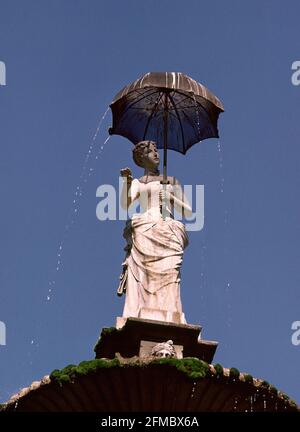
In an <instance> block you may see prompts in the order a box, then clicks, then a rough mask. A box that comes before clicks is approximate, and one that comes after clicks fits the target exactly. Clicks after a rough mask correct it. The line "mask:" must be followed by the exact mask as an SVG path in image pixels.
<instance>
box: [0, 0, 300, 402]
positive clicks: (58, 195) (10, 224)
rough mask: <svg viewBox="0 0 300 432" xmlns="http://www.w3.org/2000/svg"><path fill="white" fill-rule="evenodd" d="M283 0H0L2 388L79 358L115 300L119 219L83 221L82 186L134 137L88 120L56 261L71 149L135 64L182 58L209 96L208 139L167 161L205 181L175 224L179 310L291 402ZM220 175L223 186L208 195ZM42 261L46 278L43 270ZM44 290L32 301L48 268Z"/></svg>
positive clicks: (293, 234)
mask: <svg viewBox="0 0 300 432" xmlns="http://www.w3.org/2000/svg"><path fill="white" fill-rule="evenodd" d="M299 16H300V4H299V2H297V1H287V2H283V1H276V0H272V1H271V0H269V1H266V0H264V1H261V0H259V1H258V0H256V1H254V0H252V1H232V0H227V1H226V2H225V1H221V0H220V1H213V0H210V1H199V0H197V1H196V0H195V1H192V0H187V1H186V2H182V1H177V0H172V1H161V0H157V1H154V0H149V1H147V2H146V1H145V2H141V1H137V0H133V1H131V0H127V1H109V2H108V1H106V2H105V1H92V0H90V1H83V0H80V1H78V0H76V1H74V0H73V1H70V0H63V1H58V0H51V1H50V0H48V1H45V0H42V1H37V0H36V1H31V0H27V1H4V0H0V60H1V61H4V62H5V63H6V68H7V85H6V86H5V87H0V143H1V158H0V193H1V212H0V221H1V222H0V232H1V237H0V238H1V249H0V263H1V264H0V321H3V322H5V324H6V327H7V345H6V346H0V401H4V400H6V399H8V398H9V396H10V395H11V394H12V393H14V392H16V391H17V390H19V389H20V388H21V387H25V386H28V385H29V384H30V383H31V382H32V381H34V380H38V379H40V378H41V377H42V376H43V375H45V374H47V373H49V372H51V371H52V370H53V369H55V368H61V367H64V366H66V365H67V364H69V363H78V362H80V361H81V360H84V359H90V358H92V357H93V346H94V343H95V342H96V339H97V337H98V334H99V333H100V330H101V328H102V327H105V326H107V327H109V326H112V325H114V322H115V317H116V316H118V315H121V313H122V308H123V300H122V299H119V298H117V296H116V287H117V284H118V277H119V273H120V270H121V262H122V259H123V247H124V243H123V238H122V229H123V224H124V223H123V222H113V221H109V222H99V221H98V220H97V219H96V215H95V209H96V204H97V202H98V201H97V199H96V196H95V194H96V188H97V186H99V185H100V184H103V183H110V184H115V185H117V182H118V173H119V169H120V168H122V167H125V166H131V167H132V168H133V170H134V174H135V175H139V174H140V171H139V169H138V168H137V167H135V166H134V164H133V162H132V161H131V144H130V143H129V142H127V141H126V140H125V139H124V138H121V137H115V136H114V137H112V138H111V139H110V141H109V142H108V144H107V145H106V146H105V148H104V150H103V152H102V153H101V156H100V158H99V159H98V160H96V159H95V155H96V153H97V151H98V148H99V147H100V146H101V145H102V143H103V141H104V140H105V138H106V136H107V129H108V127H109V126H110V121H111V118H110V114H108V115H107V117H106V119H105V121H104V123H103V126H102V128H101V130H100V132H99V135H98V138H97V141H96V149H94V150H95V152H94V153H93V155H92V157H91V159H90V161H89V164H90V165H89V167H94V168H95V171H94V172H93V175H92V176H90V178H89V181H88V182H87V183H86V184H85V191H84V195H83V197H82V200H81V203H80V207H79V211H78V214H77V216H76V218H75V219H76V220H75V223H74V224H73V225H72V227H71V229H70V230H69V232H68V233H67V236H66V237H65V241H64V248H63V263H62V266H61V268H60V270H59V271H58V272H56V271H55V267H56V259H57V252H58V247H59V244H60V242H61V241H62V239H63V238H64V227H65V224H66V223H67V220H68V213H69V211H70V208H72V200H73V197H74V191H75V188H76V186H77V184H78V182H79V177H80V173H81V169H82V165H83V161H84V158H85V155H86V153H87V151H88V148H89V146H90V144H91V141H92V137H93V134H94V132H95V129H96V126H97V123H98V121H99V118H100V117H101V115H102V114H103V112H104V111H105V109H106V107H107V106H108V104H109V103H110V101H111V100H112V98H113V96H114V95H115V94H116V93H117V92H118V91H119V90H120V89H121V88H122V87H123V86H124V85H125V84H127V83H129V82H131V81H133V80H135V79H136V78H137V77H139V76H140V75H141V74H143V73H145V72H148V71H164V70H167V71H181V72H184V73H186V74H188V75H190V76H192V77H193V78H194V79H196V80H197V81H200V82H202V83H203V84H204V85H206V86H207V87H208V88H209V89H211V90H212V91H213V92H214V93H215V94H216V95H217V96H218V97H219V98H220V99H221V100H222V101H223V103H224V106H225V110H226V111H225V113H224V114H223V115H222V116H221V118H220V125H219V127H220V135H221V148H222V150H221V157H222V160H223V166H222V167H221V166H220V165H221V164H220V153H219V152H218V148H217V145H218V141H217V140H207V141H205V142H203V143H202V144H201V145H195V146H194V147H193V148H192V149H191V150H190V151H189V152H188V153H187V155H186V156H182V155H180V154H175V153H172V154H170V159H169V174H170V175H176V176H177V177H178V178H179V180H180V181H181V182H182V183H185V184H204V185H205V227H204V229H203V231H201V232H196V233H191V234H190V246H189V248H188V249H187V251H186V254H185V257H184V265H183V271H182V301H183V305H184V311H185V314H186V317H187V320H188V322H189V323H191V324H201V325H202V326H203V327H204V331H203V336H204V337H205V338H207V339H212V340H218V341H219V348H218V350H217V354H216V356H215V362H220V363H221V364H223V365H224V366H228V367H233V366H234V367H237V368H239V369H240V370H241V371H245V372H248V373H251V374H252V375H253V376H256V377H261V378H263V379H266V380H267V381H269V382H270V383H272V384H273V385H275V386H276V387H278V388H279V389H281V390H283V391H285V392H287V393H288V394H289V395H290V396H291V397H293V398H294V399H295V400H296V401H297V402H298V403H299V402H300V369H299V361H300V346H293V345H292V343H291V335H292V330H291V324H292V322H293V321H296V320H300V307H299V306H300V291H299V286H300V271H299V244H300V229H299V213H300V204H299V186H300V182H299V163H300V160H299V156H300V150H299V136H300V122H299V116H300V104H299V101H300V86H299V87H296V86H293V85H292V84H291V74H292V71H291V64H292V62H293V61H295V60H299V59H300V28H299ZM223 186H224V192H221V189H222V187H223ZM55 273H57V274H55ZM53 275H55V281H56V284H55V289H54V291H53V292H52V297H51V300H50V301H47V300H46V297H47V291H48V288H49V281H50V280H52V279H53Z"/></svg>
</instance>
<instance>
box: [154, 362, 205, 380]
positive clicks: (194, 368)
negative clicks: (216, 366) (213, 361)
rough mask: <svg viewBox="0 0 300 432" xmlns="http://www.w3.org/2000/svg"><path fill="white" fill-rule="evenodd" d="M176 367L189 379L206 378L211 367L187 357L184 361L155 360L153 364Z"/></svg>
mask: <svg viewBox="0 0 300 432" xmlns="http://www.w3.org/2000/svg"><path fill="white" fill-rule="evenodd" d="M153 363H154V364H160V365H170V366H175V367H176V369H178V370H179V371H180V372H183V373H185V374H186V375H187V376H188V378H191V379H199V378H205V377H206V376H208V375H209V374H210V369H209V366H208V364H207V363H206V362H204V361H202V360H200V359H197V358H194V357H185V358H183V359H174V358H162V359H155V360H153V362H152V364H153Z"/></svg>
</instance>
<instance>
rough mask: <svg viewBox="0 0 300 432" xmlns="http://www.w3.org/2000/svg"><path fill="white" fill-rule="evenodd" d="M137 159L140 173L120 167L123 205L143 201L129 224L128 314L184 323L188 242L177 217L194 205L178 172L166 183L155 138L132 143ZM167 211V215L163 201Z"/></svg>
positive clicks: (123, 288) (124, 284) (122, 286)
mask: <svg viewBox="0 0 300 432" xmlns="http://www.w3.org/2000/svg"><path fill="white" fill-rule="evenodd" d="M133 159H134V162H135V163H136V164H137V165H138V166H140V167H142V168H144V175H143V176H142V177H141V178H140V179H133V178H132V175H131V170H130V169H129V168H124V169H122V170H121V176H122V178H123V189H122V193H121V205H122V207H123V208H124V209H128V207H129V206H130V205H131V204H132V203H133V202H135V201H136V200H138V201H139V204H140V208H141V211H140V213H135V214H133V216H132V218H131V220H129V221H128V222H127V224H126V228H125V230H124V237H125V238H126V240H127V247H126V248H125V249H126V250H127V256H126V259H125V262H124V263H123V274H122V275H121V282H120V286H119V289H118V294H119V295H121V294H122V293H123V292H125V293H126V299H125V305H124V310H123V317H124V318H128V317H138V318H145V319H153V320H159V321H168V322H174V323H180V324H185V323H186V320H185V316H184V313H183V312H182V305H181V299H180V266H181V263H182V258H183V251H184V249H185V247H186V246H187V244H188V237H187V233H186V230H185V226H184V224H183V223H182V222H180V221H178V220H175V219H174V217H173V210H174V207H175V209H176V210H177V211H178V212H179V213H180V214H182V215H183V216H189V215H190V214H191V211H192V210H191V208H190V205H189V204H188V202H187V200H186V198H185V197H184V194H183V191H182V188H181V186H180V184H179V182H178V180H177V179H176V178H175V177H168V182H167V186H166V187H165V186H164V185H163V184H162V180H163V176H162V175H160V173H159V170H158V166H159V153H158V151H157V148H156V144H155V142H153V141H141V142H139V143H138V144H137V145H136V146H135V147H134V149H133ZM163 200H165V202H166V213H165V214H166V216H165V217H164V218H162V202H163Z"/></svg>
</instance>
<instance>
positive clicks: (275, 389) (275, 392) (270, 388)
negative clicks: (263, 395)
mask: <svg viewBox="0 0 300 432" xmlns="http://www.w3.org/2000/svg"><path fill="white" fill-rule="evenodd" d="M269 391H270V392H271V393H274V394H277V393H278V390H277V388H276V387H274V386H273V385H270V386H269Z"/></svg>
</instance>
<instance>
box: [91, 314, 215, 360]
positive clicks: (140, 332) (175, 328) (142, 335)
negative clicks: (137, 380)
mask: <svg viewBox="0 0 300 432" xmlns="http://www.w3.org/2000/svg"><path fill="white" fill-rule="evenodd" d="M200 332H201V327H200V326H196V325H190V324H175V323H172V322H164V321H156V320H149V319H141V318H120V317H119V318H118V319H117V328H111V329H103V330H102V333H101V336H100V339H99V341H98V343H97V345H96V347H95V352H96V358H110V359H112V358H114V357H115V354H116V353H117V352H118V353H120V354H121V356H122V357H125V358H129V357H134V356H145V355H146V352H148V353H149V352H150V345H151V349H152V347H153V346H154V345H155V344H158V343H161V342H166V341H168V340H172V341H173V344H174V347H176V355H179V356H180V357H179V358H181V357H197V358H199V359H201V360H204V361H206V362H207V363H211V362H212V360H213V356H214V354H215V351H216V349H217V346H218V343H217V342H214V341H206V340H203V339H200ZM146 346H147V347H146ZM179 347H180V348H179ZM181 347H182V350H181Z"/></svg>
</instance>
